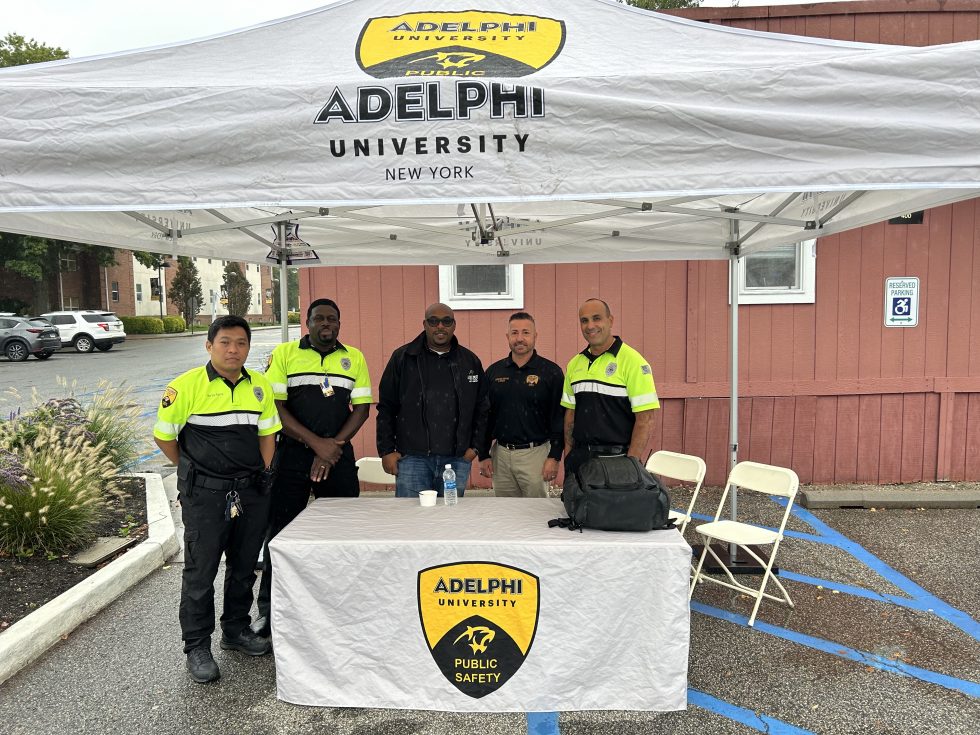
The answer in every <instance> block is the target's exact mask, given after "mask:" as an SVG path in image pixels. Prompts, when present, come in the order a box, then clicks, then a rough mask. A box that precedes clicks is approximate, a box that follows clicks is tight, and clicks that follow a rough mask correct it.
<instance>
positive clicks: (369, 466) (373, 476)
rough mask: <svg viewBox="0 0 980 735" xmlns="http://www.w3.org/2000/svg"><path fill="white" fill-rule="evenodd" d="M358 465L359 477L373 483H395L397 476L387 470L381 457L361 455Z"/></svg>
mask: <svg viewBox="0 0 980 735" xmlns="http://www.w3.org/2000/svg"><path fill="white" fill-rule="evenodd" d="M354 464H356V465H357V479H358V480H360V481H361V482H370V483H371V484H373V485H394V484H395V482H396V480H397V478H396V477H395V476H394V475H389V474H388V473H387V472H385V468H384V465H382V464H381V457H361V458H360V459H359V460H357V462H355V463H354Z"/></svg>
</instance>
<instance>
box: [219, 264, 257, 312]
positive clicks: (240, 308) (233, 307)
mask: <svg viewBox="0 0 980 735" xmlns="http://www.w3.org/2000/svg"><path fill="white" fill-rule="evenodd" d="M224 287H225V292H226V293H227V294H228V313H229V314H235V315H236V316H245V315H246V314H248V309H249V307H250V306H251V305H252V284H251V283H249V282H248V279H247V278H246V277H245V274H244V273H242V267H241V265H239V264H238V263H228V265H226V266H225V280H224Z"/></svg>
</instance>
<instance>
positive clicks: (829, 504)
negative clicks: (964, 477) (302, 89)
mask: <svg viewBox="0 0 980 735" xmlns="http://www.w3.org/2000/svg"><path fill="white" fill-rule="evenodd" d="M799 502H800V504H801V505H802V506H803V507H804V508H814V509H819V508H980V489H975V488H942V489H936V490H929V491H921V490H909V489H907V488H902V487H878V488H875V489H863V488H853V487H841V488H826V489H820V490H816V489H801V490H800V501H799Z"/></svg>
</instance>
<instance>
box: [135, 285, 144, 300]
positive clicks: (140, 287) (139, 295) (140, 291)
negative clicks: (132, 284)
mask: <svg viewBox="0 0 980 735" xmlns="http://www.w3.org/2000/svg"><path fill="white" fill-rule="evenodd" d="M136 300H137V301H142V300H143V284H142V283H137V284H136Z"/></svg>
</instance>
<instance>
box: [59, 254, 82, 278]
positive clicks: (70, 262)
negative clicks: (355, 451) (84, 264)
mask: <svg viewBox="0 0 980 735" xmlns="http://www.w3.org/2000/svg"><path fill="white" fill-rule="evenodd" d="M58 265H59V267H60V268H61V272H62V273H70V272H71V271H77V270H78V257H77V255H76V254H75V253H74V252H73V251H71V250H65V251H62V252H61V254H60V255H59V256H58Z"/></svg>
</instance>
